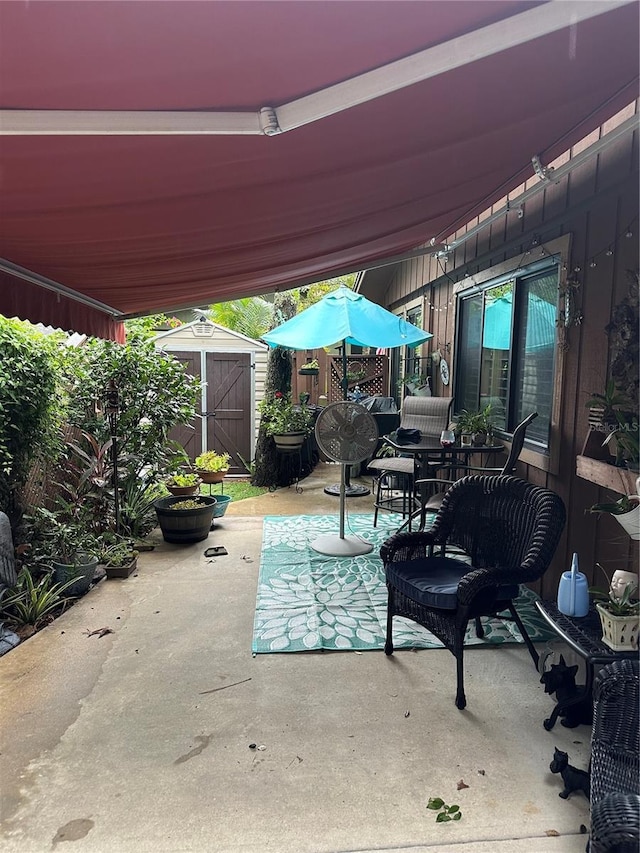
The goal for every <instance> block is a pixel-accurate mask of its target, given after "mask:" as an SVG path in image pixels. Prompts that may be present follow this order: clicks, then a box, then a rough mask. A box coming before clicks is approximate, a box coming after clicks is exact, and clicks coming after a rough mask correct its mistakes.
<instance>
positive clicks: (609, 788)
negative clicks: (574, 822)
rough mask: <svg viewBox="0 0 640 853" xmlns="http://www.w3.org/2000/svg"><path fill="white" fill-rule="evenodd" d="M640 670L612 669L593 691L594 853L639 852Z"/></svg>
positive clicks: (628, 665) (618, 665) (632, 665)
mask: <svg viewBox="0 0 640 853" xmlns="http://www.w3.org/2000/svg"><path fill="white" fill-rule="evenodd" d="M639 672H640V667H639V664H638V661H637V660H631V659H627V660H619V661H614V662H613V663H610V664H607V666H605V667H603V668H602V669H601V670H600V672H599V673H598V675H597V676H596V679H595V682H594V687H593V732H592V738H591V838H590V842H589V850H590V853H638V850H639V849H640V771H639V761H640V756H639V754H638V752H639V748H640V736H639V733H640V720H639V717H638V708H639V703H640V689H639V686H640V676H639Z"/></svg>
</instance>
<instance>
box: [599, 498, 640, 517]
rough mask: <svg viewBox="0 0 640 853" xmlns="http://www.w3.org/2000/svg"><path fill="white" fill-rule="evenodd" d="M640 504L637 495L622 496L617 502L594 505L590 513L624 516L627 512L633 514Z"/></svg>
mask: <svg viewBox="0 0 640 853" xmlns="http://www.w3.org/2000/svg"><path fill="white" fill-rule="evenodd" d="M639 502H640V498H638V496H637V495H622V497H621V498H618V500H617V501H612V502H610V503H600V504H594V505H593V506H592V507H589V509H588V512H594V513H608V514H609V515H624V514H625V513H627V512H631V510H632V509H634V508H635V507H636V506H637V505H638V503H639Z"/></svg>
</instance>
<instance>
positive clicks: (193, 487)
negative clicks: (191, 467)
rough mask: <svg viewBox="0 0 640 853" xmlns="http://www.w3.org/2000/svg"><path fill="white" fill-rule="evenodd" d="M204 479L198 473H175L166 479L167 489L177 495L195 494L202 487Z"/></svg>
mask: <svg viewBox="0 0 640 853" xmlns="http://www.w3.org/2000/svg"><path fill="white" fill-rule="evenodd" d="M201 482H202V480H201V479H200V477H199V476H198V475H197V474H173V476H171V477H169V479H168V480H165V483H164V484H165V486H166V487H167V491H168V492H169V493H170V494H172V495H175V496H177V497H184V496H186V495H195V494H196V493H197V491H198V489H199V488H200V483H201Z"/></svg>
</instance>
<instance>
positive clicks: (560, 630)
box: [536, 601, 638, 731]
mask: <svg viewBox="0 0 640 853" xmlns="http://www.w3.org/2000/svg"><path fill="white" fill-rule="evenodd" d="M536 607H537V609H538V611H539V612H540V615H541V616H542V617H543V619H544V620H545V621H546V622H547V624H548V625H549V626H550V627H551V628H552V629H553V630H554V631H555V632H556V634H557V635H558V636H559V637H560V638H561V639H562V640H564V642H565V643H567V645H568V646H570V647H571V648H572V649H573V650H574V652H576V653H577V654H578V655H580V657H581V658H583V659H584V661H585V663H586V683H585V685H584V688H583V689H582V690H578V691H577V692H576V693H575V694H574V695H573V696H572V697H571V698H570V699H568V700H566V701H565V702H558V703H556V706H555V708H554V709H553V712H552V714H551V716H550V717H549V718H548V719H546V720H545V721H544V723H543V725H544V727H545V729H546V730H547V731H551V729H552V728H553V727H554V725H555V724H556V720H557V719H558V717H559V716H560V715H561V714H563V713H564V711H565V710H566V709H567V708H570V707H571V706H572V705H576V704H578V703H579V702H582V701H583V700H585V699H588V700H589V701H591V690H592V687H593V675H594V671H595V668H596V667H598V668H599V667H600V666H604V665H605V664H607V663H611V662H612V661H615V660H621V659H625V658H637V656H638V652H637V651H631V652H616V651H614V650H613V649H610V648H609V646H607V645H606V644H605V643H603V642H602V627H601V624H600V617H599V616H598V613H597V611H596V609H595V608H594V607H593V606H591V607H590V608H589V612H588V614H587V615H586V616H583V617H581V618H573V617H572V616H566V615H565V614H564V613H561V612H560V611H559V610H558V608H557V606H556V603H555V601H536Z"/></svg>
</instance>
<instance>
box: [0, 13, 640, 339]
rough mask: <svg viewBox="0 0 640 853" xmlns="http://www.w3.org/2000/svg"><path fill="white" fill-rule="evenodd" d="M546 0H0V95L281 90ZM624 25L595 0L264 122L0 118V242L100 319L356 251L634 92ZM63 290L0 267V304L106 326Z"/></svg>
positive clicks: (316, 276) (267, 283)
mask: <svg viewBox="0 0 640 853" xmlns="http://www.w3.org/2000/svg"><path fill="white" fill-rule="evenodd" d="M554 5H555V4H553V3H543V4H539V3H519V2H484V0H477V2H469V3H467V2H460V3H449V2H407V3H405V2H386V0H382V2H373V3H369V2H357V3H355V2H340V0H338V2H333V3H320V2H317V3H315V2H290V3H274V2H270V0H265V2H260V3H253V2H243V3H237V2H211V3H198V2H195V3H191V2H179V3H178V2H165V3H118V4H113V3H108V2H92V3H89V4H78V3H74V2H69V3H65V2H49V3H34V4H18V3H11V4H3V6H2V8H1V9H0V102H1V105H2V107H3V108H5V109H21V110H53V109H60V110H61V109H65V110H85V109H90V110H190V111H202V110H221V111H224V110H231V111H242V110H254V109H259V108H260V107H261V106H263V105H271V106H274V107H276V108H277V107H278V105H279V104H284V103H286V102H288V101H291V100H292V99H296V98H300V97H302V96H303V95H306V94H308V93H310V92H315V91H318V90H320V89H323V88H325V87H327V86H329V85H332V84H334V83H337V82H339V81H341V80H345V79H348V78H349V77H353V76H354V75H357V74H361V73H362V72H365V71H368V70H370V69H372V68H377V67H379V66H381V65H384V64H386V63H388V62H391V61H393V60H395V59H398V58H400V57H403V56H407V55H410V54H413V53H416V52H417V51H421V50H424V49H425V48H428V47H431V46H433V45H437V44H439V43H441V42H445V41H448V40H450V39H452V38H454V37H456V36H460V35H463V34H465V33H470V32H473V31H474V30H478V29H480V28H482V27H484V26H487V25H490V24H492V23H495V22H497V21H500V20H501V19H505V18H508V17H510V16H513V15H516V14H518V13H521V12H523V11H526V10H529V9H536V8H537V9H542V10H544V9H546V8H547V7H549V8H550V7H552V6H554ZM637 33H638V4H637V3H633V4H631V5H624V6H621V7H620V8H613V9H612V10H611V11H607V12H606V13H605V14H600V15H598V16H597V17H593V18H591V19H589V20H584V21H582V22H580V23H578V24H577V25H575V26H572V27H569V28H565V29H562V30H560V31H559V32H555V33H551V34H549V35H547V36H544V37H542V38H538V39H536V40H534V41H530V42H527V43H524V44H520V45H519V46H517V47H512V48H510V49H507V50H505V51H502V52H499V53H497V54H495V55H492V56H488V57H487V58H484V59H480V60H478V61H476V62H473V63H472V64H463V65H461V66H460V67H457V68H454V69H452V70H450V71H447V72H446V73H442V74H439V75H437V76H434V77H431V78H429V79H427V80H424V81H423V82H418V83H415V84H413V85H410V86H408V87H405V88H401V89H399V90H398V91H395V92H393V93H391V94H387V95H384V96H383V97H379V98H375V99H373V100H371V101H368V102H366V103H362V104H360V105H358V106H354V107H351V108H349V109H347V110H344V111H341V112H338V113H336V114H335V115H330V116H328V117H326V118H322V119H321V120H319V121H315V122H313V123H310V124H307V125H305V126H302V127H298V128H297V129H293V130H289V131H288V132H285V133H282V134H280V135H277V136H265V135H189V134H187V135H130V136H129V135H124V136H121V135H102V136H66V135H53V136H49V135H42V136H23V135H10V136H3V137H2V140H1V149H0V156H1V166H2V173H1V175H2V202H1V204H2V208H1V225H2V227H1V229H0V230H1V236H0V256H1V257H3V258H4V259H6V260H8V261H10V262H11V263H13V264H16V265H19V266H20V267H24V268H26V269H27V270H30V271H32V272H34V273H37V274H39V275H40V276H44V277H46V278H47V279H50V280H53V281H54V282H59V283H62V284H63V285H65V286H66V287H68V288H71V289H72V290H74V291H78V292H79V293H81V294H84V295H86V296H89V297H90V298H92V299H95V300H98V301H99V302H100V303H104V304H105V305H106V306H110V307H111V308H112V309H114V314H115V315H116V316H117V315H118V314H120V313H122V314H133V313H139V312H150V311H155V310H172V309H176V308H178V307H183V306H188V305H198V304H206V303H208V302H214V301H221V300H226V299H230V298H236V297H238V296H241V295H250V294H258V293H263V292H267V291H273V290H275V289H286V288H287V287H292V286H295V285H296V284H299V283H302V282H308V281H317V280H320V279H322V278H326V277H329V276H331V275H334V274H336V273H339V272H345V271H348V270H357V269H364V268H366V267H367V266H374V265H375V264H376V262H377V261H380V260H381V259H384V258H388V257H390V256H393V255H396V254H398V253H399V252H402V251H405V250H408V249H410V248H411V247H414V246H417V245H419V244H424V243H426V242H428V241H429V240H430V239H432V238H435V239H436V240H439V239H442V238H444V237H445V236H447V235H449V234H451V233H453V231H454V230H455V229H456V228H457V227H459V226H460V225H462V224H464V223H465V222H467V221H468V220H469V219H470V218H471V217H472V216H473V215H476V214H477V213H479V212H481V211H482V210H483V209H485V208H486V207H487V206H488V205H489V204H490V203H491V202H493V201H495V200H497V199H499V198H501V197H502V196H504V195H505V193H506V192H507V191H508V190H510V189H513V188H514V187H516V186H517V185H518V184H520V183H521V182H522V181H523V180H524V179H526V178H528V177H530V176H531V175H532V174H533V170H532V167H531V158H532V157H533V156H534V155H539V156H540V158H541V160H542V162H543V163H545V162H549V160H550V159H552V158H553V157H555V156H557V155H558V154H559V153H561V152H562V151H563V150H566V149H567V148H568V147H569V146H570V145H571V144H572V143H574V142H576V141H577V140H578V139H580V138H582V137H583V136H585V135H586V134H587V133H588V132H590V131H591V130H593V129H594V128H596V127H597V126H598V125H599V124H600V123H601V122H602V121H603V120H605V119H606V118H608V117H610V116H611V115H613V114H615V113H616V112H617V111H618V110H619V109H621V108H622V107H623V106H625V105H626V104H628V103H629V102H630V101H632V100H633V99H634V98H635V97H636V96H637V93H638V40H637ZM67 303H68V300H67V299H65V298H64V297H58V296H56V295H54V294H51V293H49V292H46V291H42V290H41V289H40V288H35V286H33V285H27V284H26V283H25V282H24V281H21V280H18V279H15V278H13V277H9V276H7V275H4V276H2V277H1V278H0V313H3V314H6V315H9V316H11V315H13V314H17V315H19V316H23V317H26V316H28V317H29V319H33V320H40V321H43V322H48V323H52V324H54V325H55V324H56V319H57V320H58V323H57V324H58V325H63V326H65V327H67V328H74V329H76V330H77V331H84V332H89V333H93V334H102V335H107V336H113V334H114V331H113V327H112V326H111V325H110V321H108V320H105V317H106V315H102V316H101V314H102V312H100V311H97V310H96V309H92V308H88V307H84V306H75V307H69V306H68V305H67ZM27 312H28V313H27ZM34 312H35V313H34ZM74 313H75V317H74V316H73V314H74ZM38 314H39V316H38ZM105 322H106V327H105ZM70 324H71V325H70Z"/></svg>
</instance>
